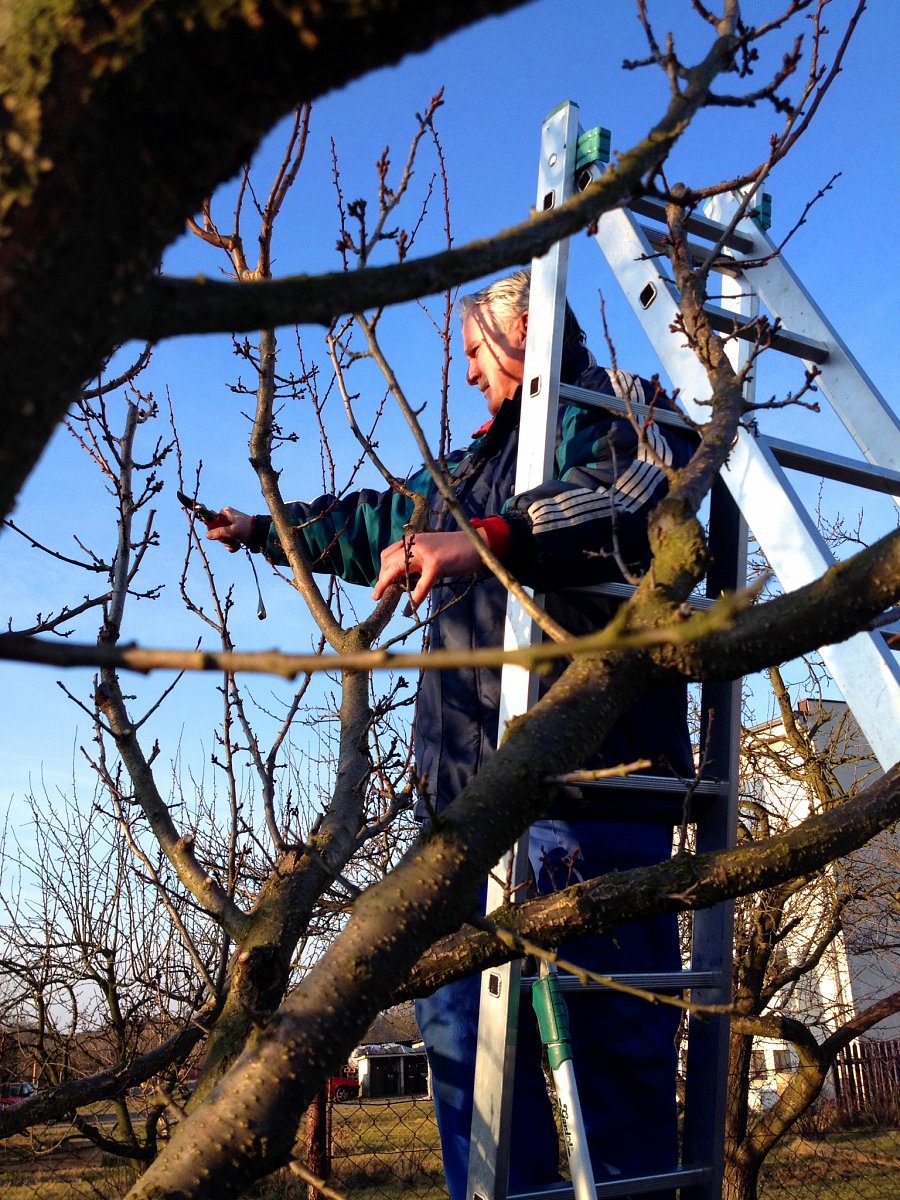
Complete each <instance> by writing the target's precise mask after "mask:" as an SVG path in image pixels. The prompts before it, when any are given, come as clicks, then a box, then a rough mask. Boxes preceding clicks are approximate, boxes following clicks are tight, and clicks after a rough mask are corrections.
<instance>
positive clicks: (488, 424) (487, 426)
mask: <svg viewBox="0 0 900 1200" xmlns="http://www.w3.org/2000/svg"><path fill="white" fill-rule="evenodd" d="M493 423H494V418H493V417H488V419H487V420H486V421H485V423H484V424H483V425H482V426H481V428H480V429H476V430H475V432H474V433H473V434H472V437H473V438H477V437H484V435H485V434H486V433H487V431H488V430H489V429H490V427H491V426H492V425H493Z"/></svg>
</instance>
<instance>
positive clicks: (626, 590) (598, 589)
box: [560, 583, 715, 608]
mask: <svg viewBox="0 0 900 1200" xmlns="http://www.w3.org/2000/svg"><path fill="white" fill-rule="evenodd" d="M560 590H563V589H560ZM564 590H565V591H566V592H579V593H588V594H592V595H594V596H614V597H615V598H616V599H617V600H629V599H630V598H631V597H632V596H633V595H634V593H635V592H636V591H637V589H636V588H635V586H634V584H633V583H590V584H588V585H587V586H586V587H577V588H565V589H564ZM687 602H688V604H689V605H690V606H691V608H712V606H713V604H714V603H715V597H713V596H701V595H700V594H699V593H698V592H692V593H691V594H690V596H688V600H687Z"/></svg>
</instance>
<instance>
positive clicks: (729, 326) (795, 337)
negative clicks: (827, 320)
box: [703, 304, 828, 366]
mask: <svg viewBox="0 0 900 1200" xmlns="http://www.w3.org/2000/svg"><path fill="white" fill-rule="evenodd" d="M703 311H704V312H705V313H706V315H707V317H708V318H709V323H710V325H712V327H713V329H717V330H718V331H719V333H731V334H734V336H735V337H739V338H743V339H744V341H746V342H752V341H754V340H755V338H756V326H755V323H754V322H753V321H751V322H750V323H749V324H747V325H741V324H740V317H738V316H737V315H736V314H735V313H733V312H729V311H728V309H727V308H717V307H716V306H715V305H714V304H707V305H706V306H705V307H704V309H703ZM771 345H772V349H773V350H780V351H781V353H782V354H792V355H793V356H794V357H795V358H803V359H806V360H807V361H809V362H814V363H818V364H819V365H820V366H821V364H822V363H825V362H827V361H828V347H827V346H826V345H825V343H824V342H817V341H815V339H814V338H808V337H804V336H803V334H801V333H791V332H790V331H789V330H787V329H779V330H777V331H776V332H775V333H773V334H772V335H771Z"/></svg>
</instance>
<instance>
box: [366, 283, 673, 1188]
mask: <svg viewBox="0 0 900 1200" xmlns="http://www.w3.org/2000/svg"><path fill="white" fill-rule="evenodd" d="M528 288H529V273H528V272H527V271H520V272H517V273H516V274H515V275H513V276H510V277H508V278H506V279H502V280H499V281H497V282H496V283H494V284H492V285H491V286H489V287H487V288H485V289H484V290H483V291H481V292H479V293H477V294H476V295H474V296H469V297H466V298H464V299H463V301H462V302H461V305H460V312H461V315H462V317H463V342H464V347H465V352H466V357H467V361H468V371H467V379H468V382H469V383H470V384H471V385H472V386H474V387H478V388H479V389H480V390H481V391H482V393H483V394H484V396H485V400H486V402H487V407H488V410H489V412H490V414H491V420H490V421H489V422H488V424H487V425H486V426H484V427H482V429H480V430H479V431H478V434H477V435H476V441H475V442H473V444H472V446H471V447H470V448H469V450H468V451H466V452H465V455H464V459H463V461H462V462H461V463H460V465H459V466H458V467H455V468H454V474H455V477H456V478H457V479H459V480H460V481H461V482H460V486H459V490H458V495H459V499H460V501H461V502H462V504H463V506H464V507H465V509H466V512H467V515H469V517H470V519H471V520H472V521H473V523H474V524H475V525H476V527H478V528H480V530H481V535H482V537H484V538H485V540H486V541H487V542H488V544H489V545H490V547H491V549H492V550H494V552H495V553H496V554H497V555H498V557H499V558H500V559H501V560H502V561H503V562H504V563H505V564H506V565H507V566H508V567H509V568H510V569H511V570H512V572H513V573H514V574H515V575H516V577H517V578H518V579H519V580H520V581H521V582H523V583H525V584H527V585H530V586H533V587H534V588H535V589H536V590H538V591H540V592H546V593H547V596H546V607H547V610H548V612H549V613H550V615H551V616H553V617H554V619H555V620H556V621H558V623H559V624H560V625H562V626H563V628H565V629H566V630H568V631H569V632H570V633H572V634H575V635H577V634H581V633H586V632H588V631H590V630H594V629H597V628H599V627H602V626H603V625H604V624H606V622H607V621H608V620H609V618H610V616H611V615H612V612H613V608H614V605H613V602H612V601H610V600H609V599H608V598H605V597H601V596H599V595H596V594H586V593H584V592H580V593H579V592H577V591H567V590H566V589H577V588H582V587H584V586H585V585H590V584H596V583H601V582H610V581H612V582H622V581H623V571H625V572H628V573H630V574H639V573H640V572H641V571H642V570H643V569H644V568H645V566H646V564H647V562H648V560H649V549H648V546H647V540H646V519H647V516H648V514H649V512H650V511H652V509H653V507H654V506H655V504H656V503H657V501H658V500H659V499H660V497H661V496H662V494H663V493H664V490H665V487H666V477H665V472H664V470H663V469H662V466H663V465H664V466H673V467H677V466H681V465H683V464H684V463H685V462H686V461H687V459H688V458H689V456H690V453H691V449H692V445H693V442H692V439H691V438H689V437H688V436H687V435H685V434H684V433H681V432H679V431H672V430H666V432H665V433H662V432H661V431H660V430H659V429H658V428H657V427H656V426H653V425H651V426H650V427H649V429H648V431H647V433H646V434H644V435H640V436H639V435H638V434H637V433H636V431H635V429H634V428H633V426H632V424H631V423H630V422H629V421H628V420H627V419H626V418H623V417H621V416H614V415H613V414H612V413H610V412H605V411H603V410H599V411H598V410H593V409H584V408H578V407H575V406H572V405H563V406H562V407H561V409H560V417H559V437H558V446H557V456H556V457H557V467H558V471H557V475H558V478H556V479H554V480H553V481H551V482H548V483H546V484H544V485H543V486H542V487H540V488H538V489H535V490H534V491H531V492H527V493H524V494H522V495H519V496H515V497H513V496H512V486H513V477H514V470H515V462H516V453H517V448H518V422H519V412H520V405H521V403H522V401H521V384H522V378H523V365H524V354H525V343H526V338H527V329H528ZM561 377H562V380H563V381H564V382H567V383H574V384H577V385H579V386H581V387H585V388H588V389H590V390H592V391H595V392H598V393H601V394H602V393H606V394H609V395H618V396H619V397H620V398H622V397H624V396H626V395H627V397H628V398H629V399H631V400H633V401H638V402H641V401H643V402H645V403H646V402H649V401H650V400H652V399H653V397H654V392H655V389H654V387H653V385H652V384H650V383H647V382H644V381H641V380H638V379H635V378H634V377H632V376H628V375H626V374H625V373H624V372H616V373H610V372H607V371H606V370H604V369H602V368H600V367H598V366H597V364H596V362H595V360H594V358H593V355H592V354H591V353H590V351H589V350H588V349H587V348H586V347H585V345H584V335H583V333H582V331H581V329H580V327H579V326H578V323H577V321H576V320H575V318H574V314H572V312H571V310H568V309H567V313H566V327H565V332H564V344H563V360H562V371H561ZM525 403H527V400H526V401H525ZM435 513H436V520H435V522H434V524H433V525H432V528H434V527H435V526H436V525H437V526H439V527H445V522H444V516H445V515H444V514H443V505H442V504H441V503H440V502H438V503H437V504H436V510H435ZM430 537H432V538H434V539H435V541H436V546H435V552H434V557H433V558H432V551H431V548H430V546H429V541H430ZM430 537H429V535H427V534H425V535H419V537H418V538H416V540H415V543H414V544H413V546H412V549H411V550H410V548H409V547H408V545H407V546H404V545H403V543H402V542H398V543H396V544H395V545H394V546H393V547H390V548H389V550H388V551H387V552H386V553H385V555H383V556H382V562H383V565H382V573H381V577H380V579H379V584H378V589H376V594H378V593H379V590H380V589H382V588H383V587H385V586H386V585H387V584H388V583H390V582H393V581H395V580H396V579H400V578H402V577H403V572H404V571H405V570H406V569H407V567H406V560H407V559H411V561H409V566H408V569H409V572H410V574H413V575H414V574H419V576H420V579H419V585H418V588H417V589H416V590H415V591H414V592H413V600H414V602H415V603H420V602H421V601H422V599H424V596H425V592H426V590H427V588H428V587H430V586H431V584H432V583H433V582H434V581H435V580H443V581H444V582H443V583H442V584H441V585H440V586H438V587H437V588H435V594H434V608H435V610H436V611H438V612H440V613H442V615H441V616H440V617H438V619H437V622H436V629H435V632H434V633H433V635H432V642H431V644H432V647H435V648H436V647H438V646H452V647H453V648H464V647H469V646H478V645H487V644H490V643H492V642H496V640H497V637H498V631H499V630H500V629H501V628H502V623H503V614H504V610H505V606H506V594H505V591H504V589H503V588H502V587H501V586H500V585H499V584H498V583H497V581H496V580H494V579H493V578H491V577H487V578H481V579H479V581H478V582H477V583H476V585H475V587H474V588H470V585H469V583H468V581H466V582H465V586H464V587H461V586H460V583H459V582H457V581H456V580H454V579H450V578H449V577H450V576H452V575H454V574H455V575H457V576H459V577H463V579H464V578H465V577H466V576H467V575H470V574H471V573H472V572H474V571H477V570H478V568H479V565H480V564H479V563H478V561H477V559H476V558H475V557H474V556H473V557H471V559H469V560H468V561H465V562H464V563H461V562H460V561H459V560H457V559H456V558H454V557H451V556H452V555H455V554H457V553H459V554H460V555H471V553H472V552H471V547H470V546H469V545H468V544H467V539H465V538H464V535H463V534H461V533H452V532H450V533H447V534H442V533H436V534H432V535H430ZM444 538H446V539H447V540H446V541H441V540H439V539H444ZM401 557H402V559H403V565H402V566H401V562H400V560H401ZM450 601H453V603H451V604H450V606H449V607H446V606H447V605H448V603H449V602H450ZM549 683H550V680H549V679H548V680H547V681H546V682H545V686H549ZM498 705H499V671H496V670H481V671H477V672H476V671H460V672H454V673H450V672H444V673H441V674H438V673H436V672H430V673H427V674H426V676H425V679H424V681H423V692H422V696H421V699H420V715H419V719H418V724H417V763H418V767H419V770H420V772H422V773H423V776H424V780H425V783H426V786H427V788H428V792H429V796H430V800H431V804H432V806H433V811H434V812H435V813H440V811H441V809H442V808H443V807H445V806H446V805H447V804H448V803H450V802H451V801H452V800H453V798H454V796H455V795H456V793H457V792H458V791H459V789H460V788H461V787H462V786H463V785H464V783H465V781H466V779H467V778H468V777H469V775H471V774H473V773H474V772H475V771H477V770H478V769H479V767H480V765H481V764H482V763H483V762H484V760H485V758H486V757H487V756H488V755H490V754H491V753H492V752H493V749H494V746H495V745H496V738H497V713H498ZM639 758H649V759H651V760H652V762H653V763H654V767H655V768H656V769H659V768H660V767H662V768H663V769H665V768H666V767H668V768H670V769H674V770H676V771H677V772H679V773H680V774H683V775H691V774H692V773H693V765H692V758H691V747H690V741H689V737H688V732H687V722H686V701H685V696H684V693H683V692H682V691H680V690H679V691H672V692H668V693H664V694H661V695H657V696H653V697H649V698H648V699H646V700H644V701H642V702H641V703H640V704H639V705H637V706H636V707H635V708H634V709H633V710H631V711H630V712H628V713H627V714H626V715H625V716H624V717H623V718H622V719H621V720H620V721H619V722H618V724H617V725H616V726H615V728H614V730H613V731H612V733H611V735H610V737H609V739H608V740H607V743H606V745H605V747H604V761H605V763H606V764H607V765H615V764H618V763H620V762H631V761H634V760H636V759H639ZM626 795H627V793H626ZM632 801H633V807H634V810H635V816H637V817H638V819H639V809H640V805H641V797H640V795H637V796H633V797H632ZM617 802H618V803H619V804H620V805H621V803H622V801H621V797H619V798H618V801H617ZM596 803H599V804H603V801H602V800H601V801H595V804H596ZM586 808H587V806H586V804H585V802H584V800H583V799H582V796H581V793H580V791H579V790H578V789H575V788H565V789H562V788H561V789H559V790H558V793H557V795H556V797H555V798H554V800H553V802H552V805H551V806H550V808H549V815H548V819H547V820H545V821H542V822H540V823H539V824H538V825H535V826H534V827H533V829H532V831H531V837H530V859H531V863H532V867H533V872H534V876H535V885H536V887H537V889H538V890H539V891H542V892H549V891H554V890H557V889H558V888H561V887H565V886H567V885H568V884H570V883H573V882H576V881H577V880H579V879H581V878H591V877H593V876H597V875H601V874H605V873H606V872H608V871H615V870H625V869H628V868H629V867H635V866H644V865H649V864H652V863H655V862H659V861H660V860H662V859H665V858H667V857H668V856H669V854H670V853H671V845H672V821H671V818H669V819H666V818H663V819H661V820H660V819H657V820H656V821H655V822H641V823H633V822H632V821H630V820H628V821H621V820H620V821H618V822H616V823H612V824H610V823H606V824H599V823H592V822H590V818H589V817H586ZM563 953H564V956H565V957H566V958H568V959H571V960H574V961H576V962H577V963H578V964H579V965H584V966H587V967H590V968H591V969H593V970H595V971H598V972H601V973H604V974H610V973H640V972H651V971H653V972H656V971H666V970H668V971H672V970H677V969H679V967H680V966H681V960H680V955H679V951H678V943H677V929H676V926H675V922H674V919H671V920H670V919H662V920H657V921H650V922H644V923H641V924H639V925H633V926H630V927H628V928H626V929H623V930H621V931H620V932H619V933H618V934H617V935H616V936H615V937H604V938H581V939H579V940H578V941H575V942H572V943H570V944H568V945H566V946H565V947H564V948H563ZM569 997H570V1002H569V1010H570V1022H571V1037H572V1048H573V1057H574V1060H575V1064H576V1071H579V1070H580V1072H581V1074H580V1078H581V1085H582V1104H583V1108H584V1113H585V1124H586V1129H587V1135H588V1143H589V1147H590V1150H591V1157H592V1159H593V1163H594V1168H595V1172H596V1174H597V1176H598V1178H602V1177H604V1176H607V1177H609V1176H615V1175H618V1174H620V1173H621V1174H623V1175H631V1174H635V1175H637V1174H648V1173H651V1172H653V1171H661V1170H664V1169H667V1168H671V1167H673V1166H674V1165H675V1162H676V1159H677V1148H676V1120H675V1077H676V1061H675V1032H676V1026H677V1015H673V1014H674V1010H672V1009H664V1008H663V1009H660V1008H651V1007H650V1006H649V1005H647V1004H646V1003H644V1002H642V1001H640V1000H635V999H632V998H629V997H626V996H623V995H619V994H616V993H613V992H609V993H606V994H603V995H597V994H596V993H594V994H591V995H583V996H579V995H577V994H576V995H572V994H571V993H570V994H569ZM478 1003H479V983H478V980H477V979H468V980H464V981H461V982H459V983H456V984H451V985H450V986H448V987H446V988H443V989H441V990H440V991H439V992H437V993H436V994H435V995H434V996H432V997H429V998H428V999H426V1000H423V1001H420V1002H419V1004H418V1006H417V1015H418V1019H419V1025H420V1028H421V1030H422V1035H423V1037H424V1039H425V1044H426V1047H427V1049H428V1053H429V1059H430V1062H431V1067H432V1073H433V1078H434V1091H435V1105H436V1109H437V1113H438V1121H439V1124H440V1129H441V1144H442V1148H443V1154H444V1165H445V1172H446V1176H447V1181H448V1185H449V1188H450V1194H451V1197H452V1198H453V1200H464V1197H465V1194H466V1174H467V1166H468V1155H469V1137H470V1128H471V1120H472V1088H473V1077H474V1064H473V1054H474V1049H473V1048H474V1045H475V1034H476V1030H477V1025H478ZM558 1164H559V1142H558V1137H557V1133H556V1128H555V1125H554V1122H553V1117H552V1111H551V1106H550V1102H549V1099H548V1095H547V1088H546V1085H545V1080H544V1075H543V1071H542V1069H541V1045H540V1041H539V1038H538V1034H537V1026H536V1022H535V1019H534V1016H533V1014H532V1013H531V1012H530V1011H528V1006H525V1005H523V1013H522V1019H521V1021H520V1026H519V1045H518V1053H517V1060H516V1074H515V1092H514V1100H513V1133H512V1145H511V1150H510V1179H509V1189H510V1191H512V1192H515V1191H521V1190H531V1189H534V1188H537V1187H540V1186H542V1185H544V1184H550V1183H553V1182H556V1181H558V1180H559V1178H560V1176H559V1171H558Z"/></svg>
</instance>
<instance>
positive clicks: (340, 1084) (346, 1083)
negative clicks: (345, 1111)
mask: <svg viewBox="0 0 900 1200" xmlns="http://www.w3.org/2000/svg"><path fill="white" fill-rule="evenodd" d="M358 1096H359V1079H358V1078H357V1077H356V1076H355V1075H351V1074H350V1073H349V1072H348V1073H347V1074H345V1075H332V1076H331V1078H330V1079H329V1080H328V1099H329V1100H334V1101H335V1102H336V1103H337V1104H344V1103H345V1102H346V1101H347V1100H355V1099H356V1098H357V1097H358Z"/></svg>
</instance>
